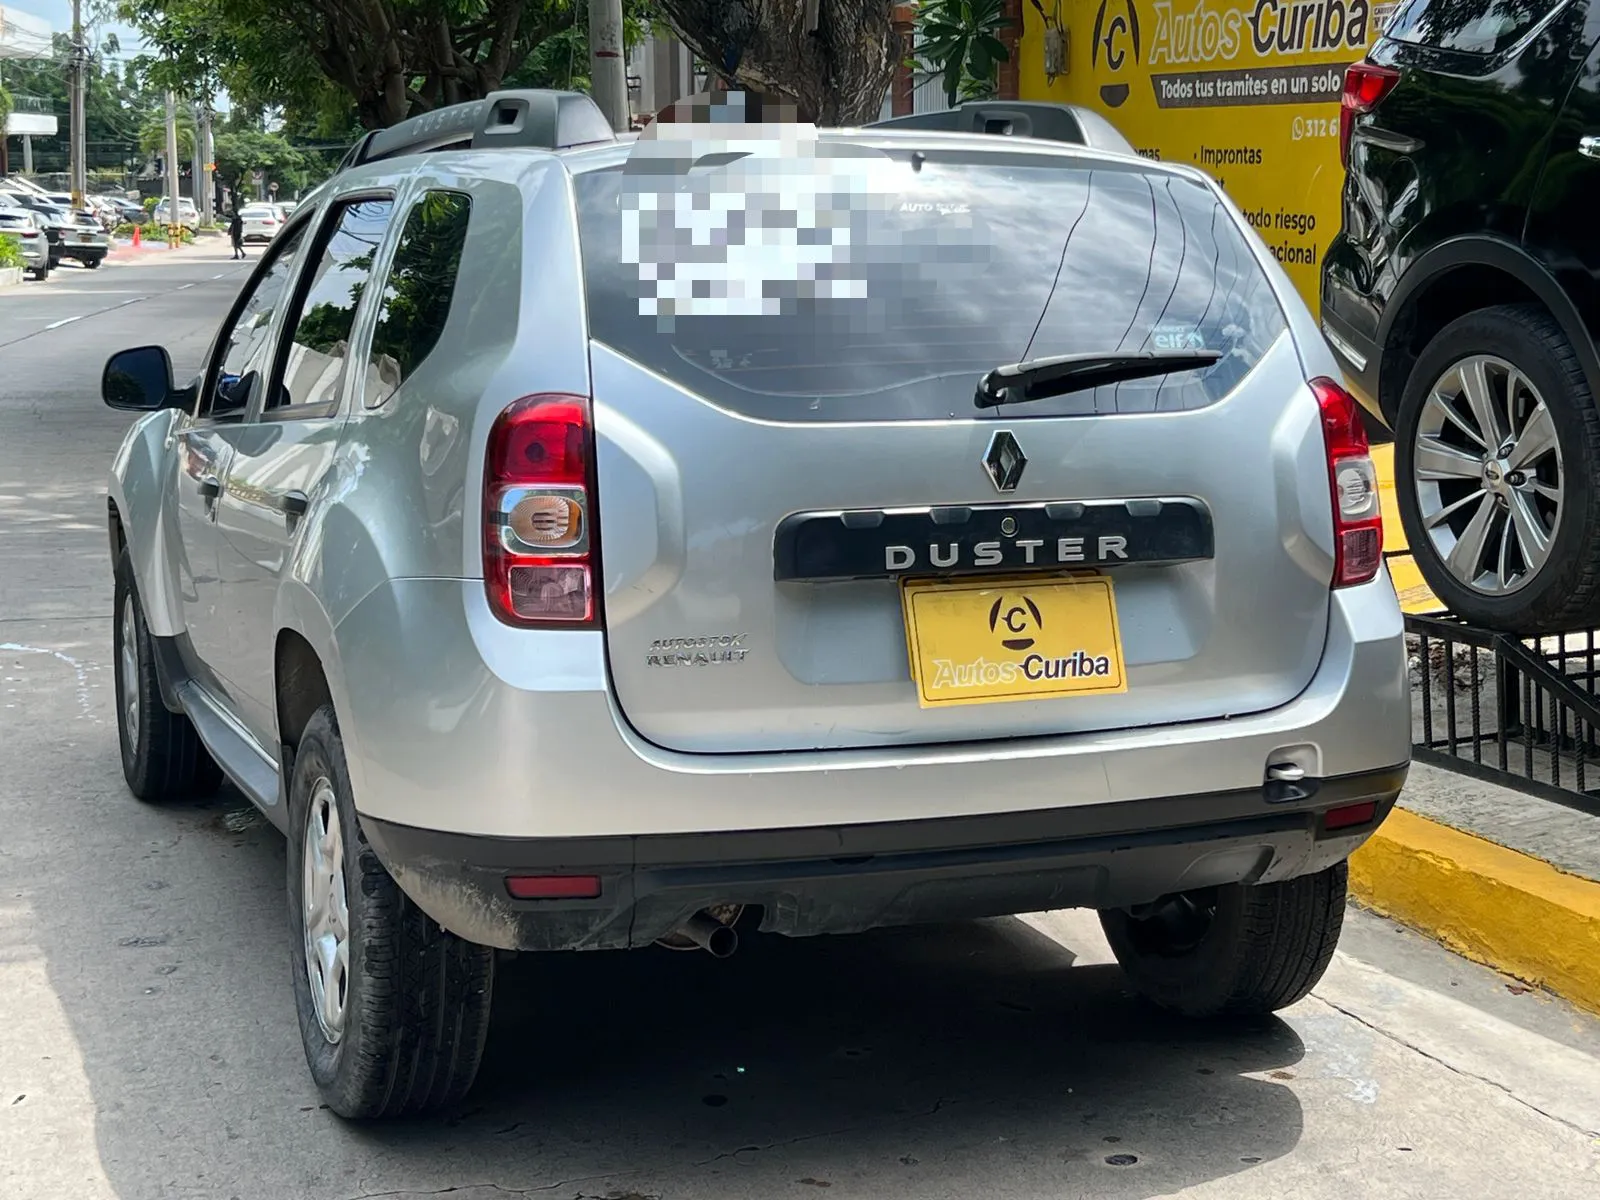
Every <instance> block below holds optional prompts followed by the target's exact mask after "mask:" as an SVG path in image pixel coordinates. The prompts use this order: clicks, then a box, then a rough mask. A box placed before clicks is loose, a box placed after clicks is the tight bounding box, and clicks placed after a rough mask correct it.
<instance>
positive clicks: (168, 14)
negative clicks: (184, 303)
mask: <svg viewBox="0 0 1600 1200" xmlns="http://www.w3.org/2000/svg"><path fill="white" fill-rule="evenodd" d="M636 3H637V6H638V7H640V8H644V7H646V5H645V3H644V0H636ZM118 8H119V12H120V13H121V15H122V17H123V19H125V20H127V21H129V22H130V23H131V24H133V25H134V26H135V27H137V28H138V29H139V31H140V33H141V34H142V35H143V37H144V39H145V41H146V42H147V43H149V44H150V45H152V46H153V47H155V48H156V50H157V53H158V57H159V59H160V64H159V66H158V67H156V68H153V77H154V78H157V79H158V80H159V81H161V82H163V83H171V84H173V85H175V86H181V85H182V84H183V82H184V81H193V80H196V79H207V80H214V81H215V82H216V83H217V84H220V85H221V86H223V87H226V88H227V90H228V94H229V95H230V96H231V97H233V98H234V99H235V100H236V101H238V102H239V103H241V104H242V105H243V106H244V107H246V108H255V109H257V110H264V109H277V108H282V109H284V110H286V111H289V112H292V113H294V114H295V115H296V117H297V118H301V119H303V118H304V117H305V115H306V114H311V113H322V114H324V115H328V116H333V118H334V120H335V122H337V120H338V117H337V110H338V109H339V107H340V105H339V103H338V100H337V99H336V97H339V96H342V97H343V98H344V99H345V103H346V106H347V107H346V109H345V111H346V114H348V111H349V108H348V106H353V108H354V111H355V115H356V118H357V119H358V120H359V122H360V124H361V125H362V126H363V127H365V128H369V129H375V128H382V127H384V126H388V125H393V124H394V123H395V122H397V121H400V120H403V119H404V118H406V117H408V116H412V115H414V114H416V113H419V112H427V111H430V110H432V109H434V108H438V107H441V106H443V105H448V104H455V103H458V102H460V101H463V100H472V99H476V98H478V97H481V96H484V95H486V94H488V93H489V92H491V91H495V90H496V89H498V88H500V87H503V86H505V85H506V84H507V83H508V82H510V81H516V82H522V81H523V80H524V78H525V69H526V68H528V67H529V65H530V58H533V64H534V68H535V70H534V73H535V74H546V75H549V74H554V73H555V72H556V70H557V69H558V68H559V66H560V61H559V56H558V55H557V56H545V57H541V58H534V57H533V56H534V55H535V52H536V51H538V50H539V48H540V47H541V46H543V45H544V44H545V43H546V42H547V41H549V40H551V39H552V38H557V37H558V36H562V35H564V36H567V37H570V36H571V32H572V30H573V29H574V28H581V26H582V23H583V20H584V18H585V14H586V11H587V3H586V0H296V2H295V3H292V4H284V3H281V2H280V0H120V2H119V5H118ZM586 58H587V55H585V59H586Z"/></svg>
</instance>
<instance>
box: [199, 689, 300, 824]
mask: <svg viewBox="0 0 1600 1200" xmlns="http://www.w3.org/2000/svg"><path fill="white" fill-rule="evenodd" d="M176 691H177V694H178V702H179V703H180V704H182V705H183V711H184V712H185V713H186V714H187V715H188V717H189V720H190V721H191V722H192V723H193V724H194V728H195V732H196V733H198V734H199V735H200V740H201V741H202V742H204V743H205V747H206V749H207V750H208V751H210V753H211V757H212V758H214V759H216V761H217V766H219V767H221V768H222V770H223V771H224V772H225V773H226V774H227V776H228V778H229V779H231V780H233V782H234V783H235V784H237V785H238V788H239V790H240V791H241V792H243V793H244V794H245V796H246V797H247V798H248V799H249V800H250V801H251V803H253V804H254V805H255V806H256V807H257V808H259V809H261V811H262V812H264V813H266V815H267V817H268V818H269V819H270V820H271V821H272V822H273V824H275V825H281V824H282V822H283V818H284V814H283V813H282V812H281V811H279V810H280V808H281V805H280V804H279V803H278V764H277V763H276V762H274V761H273V759H272V756H271V755H269V754H268V753H267V752H266V751H265V750H263V749H262V748H261V743H259V742H257V741H256V740H255V738H253V737H251V736H250V734H249V733H248V732H247V731H246V730H245V729H244V727H243V726H241V725H240V724H239V723H238V722H237V721H235V720H234V719H233V717H232V716H231V715H230V714H229V713H228V712H227V711H226V710H225V709H223V707H222V706H221V705H220V704H218V703H217V702H216V701H215V700H213V699H212V698H211V695H210V694H209V693H208V692H207V691H206V690H205V689H204V688H203V687H201V686H200V685H199V684H198V683H196V682H195V681H194V680H193V679H185V680H183V681H182V682H181V683H179V684H178V686H177V689H176Z"/></svg>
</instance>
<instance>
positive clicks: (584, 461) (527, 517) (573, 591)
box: [483, 395, 600, 629]
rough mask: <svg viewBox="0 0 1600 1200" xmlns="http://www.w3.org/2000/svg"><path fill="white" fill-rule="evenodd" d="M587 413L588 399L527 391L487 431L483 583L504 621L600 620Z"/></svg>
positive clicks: (571, 623)
mask: <svg viewBox="0 0 1600 1200" xmlns="http://www.w3.org/2000/svg"><path fill="white" fill-rule="evenodd" d="M590 412H591V409H590V405H589V399H588V397H586V396H570V395H541V396H529V397H527V398H526V399H523V400H518V401H517V402H516V403H515V404H513V405H511V407H510V408H508V409H506V410H505V411H504V412H503V413H501V414H500V416H499V417H498V418H496V420H495V423H494V428H493V429H492V430H490V432H489V449H488V454H487V456H486V457H485V459H484V468H483V476H484V519H483V535H484V546H483V579H484V583H485V585H486V586H487V587H488V589H489V604H490V607H491V608H493V609H494V612H495V615H496V616H498V617H499V618H500V619H501V620H502V621H505V622H506V623H507V624H511V625H521V626H529V627H556V628H562V629H573V628H592V627H594V626H596V625H598V624H599V617H600V614H599V605H598V601H597V597H596V594H595V588H596V585H597V580H596V576H597V574H598V561H599V560H598V557H597V554H596V549H597V539H596V530H595V521H594V505H593V498H594V430H593V423H592V421H591V418H590Z"/></svg>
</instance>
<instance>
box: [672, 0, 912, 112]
mask: <svg viewBox="0 0 1600 1200" xmlns="http://www.w3.org/2000/svg"><path fill="white" fill-rule="evenodd" d="M661 7H662V8H663V9H664V10H665V12H666V15H667V20H668V22H669V23H670V24H671V26H672V28H673V31H674V32H675V33H676V34H677V35H678V37H679V38H681V39H682V40H683V42H684V44H685V45H686V46H688V47H689V49H690V50H692V51H693V52H694V54H695V55H696V56H697V57H698V58H700V59H701V60H702V61H704V62H705V63H706V64H707V65H708V66H709V68H710V70H711V71H712V72H713V73H714V74H715V75H717V76H718V77H719V78H721V79H722V80H723V81H725V82H726V83H728V84H729V85H730V86H734V87H739V88H748V89H750V90H752V91H758V92H764V93H767V94H775V95H778V96H780V97H782V98H784V99H787V100H790V101H792V102H793V103H794V105H795V107H796V109H797V110H798V111H799V114H800V118H801V119H802V120H806V121H813V122H815V123H816V124H819V125H860V124H864V123H866V122H868V121H873V120H876V119H877V116H878V113H879V112H880V111H881V110H882V108H883V98H884V96H885V95H886V94H887V93H888V90H889V84H890V82H891V81H892V80H893V79H894V69H895V64H896V63H897V62H898V61H899V59H900V58H901V56H902V48H901V46H900V44H899V43H900V39H899V37H898V35H897V34H896V33H895V30H894V17H893V8H894V5H893V3H892V0H661ZM808 11H816V12H817V13H818V18H817V21H816V27H815V29H811V28H808V25H809V24H810V22H809V21H808V19H807V13H808Z"/></svg>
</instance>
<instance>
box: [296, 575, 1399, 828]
mask: <svg viewBox="0 0 1600 1200" xmlns="http://www.w3.org/2000/svg"><path fill="white" fill-rule="evenodd" d="M331 640H332V645H331V646H330V647H329V653H330V661H329V663H328V679H329V682H330V684H331V686H332V688H333V691H334V696H333V699H334V703H335V708H336V710H337V712H338V713H339V722H340V728H341V731H342V732H343V735H344V743H345V752H346V757H347V759H348V762H349V768H350V777H351V785H352V788H353V792H354V799H355V804H356V808H357V810H358V811H359V812H360V813H361V814H362V816H363V817H367V818H376V819H378V820H380V821H386V822H390V823H392V824H395V825H406V826H412V827H414V828H417V829H428V830H433V831H436V832H440V833H461V834H472V835H477V836H482V837H488V838H596V837H609V836H626V837H636V836H648V835H654V834H696V833H717V832H720V831H725V830H735V829H742V830H751V831H761V830H783V829H796V828H815V827H837V826H853V825H870V824H875V823H880V822H911V821H923V820H937V819H940V818H946V817H951V818H957V817H983V816H994V815H998V814H1006V813H1022V812H1033V811H1039V812H1044V811H1051V810H1062V809H1075V808H1084V809H1087V808H1093V807H1097V806H1102V805H1111V806H1115V805H1118V804H1124V803H1131V802H1135V801H1141V800H1156V799H1161V798H1165V797H1172V796H1192V795H1221V794H1227V793H1236V792H1250V791H1256V790H1259V789H1260V788H1261V787H1262V783H1263V780H1264V779H1265V778H1266V773H1267V767H1268V765H1269V764H1272V763H1279V762H1283V761H1293V762H1294V763H1296V764H1297V765H1298V766H1300V767H1301V769H1302V770H1303V771H1304V772H1305V773H1306V775H1308V776H1311V777H1313V778H1319V779H1331V778H1337V777H1339V776H1345V775H1359V774H1362V773H1364V772H1368V771H1374V770H1382V769H1387V768H1389V767H1391V766H1393V765H1394V764H1397V763H1404V762H1407V761H1408V760H1409V758H1410V753H1411V711H1410V686H1409V682H1408V679H1407V675H1406V662H1405V653H1404V626H1403V621H1402V618H1401V615H1400V609H1399V605H1398V604H1397V603H1396V600H1395V595H1394V589H1393V586H1392V585H1391V584H1390V582H1389V580H1388V577H1387V576H1386V575H1380V576H1379V577H1378V578H1377V579H1376V580H1374V581H1373V582H1372V583H1371V584H1368V585H1365V586H1362V587H1356V588H1347V589H1342V590H1340V591H1337V592H1334V593H1333V594H1332V597H1331V601H1330V604H1329V617H1328V629H1327V637H1326V642H1325V648H1324V652H1323V657H1322V660H1321V662H1320V664H1319V665H1318V667H1317V669H1316V671H1315V673H1314V674H1313V676H1312V678H1311V681H1310V682H1309V683H1308V684H1307V686H1306V687H1305V689H1304V690H1303V691H1302V692H1301V693H1300V695H1299V696H1297V697H1296V698H1295V699H1294V700H1292V701H1290V702H1289V703H1287V704H1284V705H1281V706H1279V707H1278V708H1275V709H1271V710H1268V711H1264V712H1257V713H1252V714H1249V715H1246V716H1238V717H1231V718H1223V719H1218V720H1208V721H1193V722H1188V723H1184V724H1173V725H1162V726H1154V727H1149V728H1126V729H1110V730H1099V731H1087V732H1083V733H1067V734H1060V735H1053V736H1045V737H1029V738H1014V739H1009V740H1008V739H997V740H989V741H973V742H964V743H942V744H929V745H901V746H888V747H883V748H877V749H860V750H829V751H819V752H791V753H775V754H718V755H713V754H684V753H676V752H672V751H668V750H663V749H662V748H660V747H659V746H655V745H652V744H651V743H649V742H647V741H645V740H644V739H642V738H641V737H640V736H639V735H638V734H637V733H635V732H634V731H633V730H632V729H631V728H630V727H629V725H628V723H627V720H626V718H625V717H624V716H623V714H622V713H621V712H619V711H618V709H617V707H616V704H615V703H614V701H613V700H612V697H611V692H610V683H609V678H608V672H607V667H606V655H605V644H604V634H602V633H598V632H567V631H551V632H546V631H530V630H518V629H512V628H510V627H508V626H505V625H503V624H501V623H500V622H498V621H497V620H496V619H495V618H494V616H493V615H492V614H491V613H490V612H489V611H488V605H487V601H486V598H485V594H484V589H483V584H482V582H481V581H477V580H447V579H415V580H395V581H390V582H388V583H385V584H384V585H383V586H381V587H380V588H378V589H376V590H375V591H373V592H371V593H369V594H368V595H367V597H366V598H365V599H364V600H363V601H362V602H361V603H359V604H357V605H356V606H355V607H354V608H353V609H352V610H351V611H350V612H349V614H348V615H346V616H345V617H344V618H343V619H341V620H340V621H339V622H338V623H337V624H336V625H335V627H334V631H333V638H332V639H331ZM1194 819H1196V820H1199V821H1206V820H1210V819H1212V814H1209V813H1200V814H1198V815H1197V816H1196V818H1194ZM1133 827H1134V826H1132V825H1128V826H1124V828H1133Z"/></svg>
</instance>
